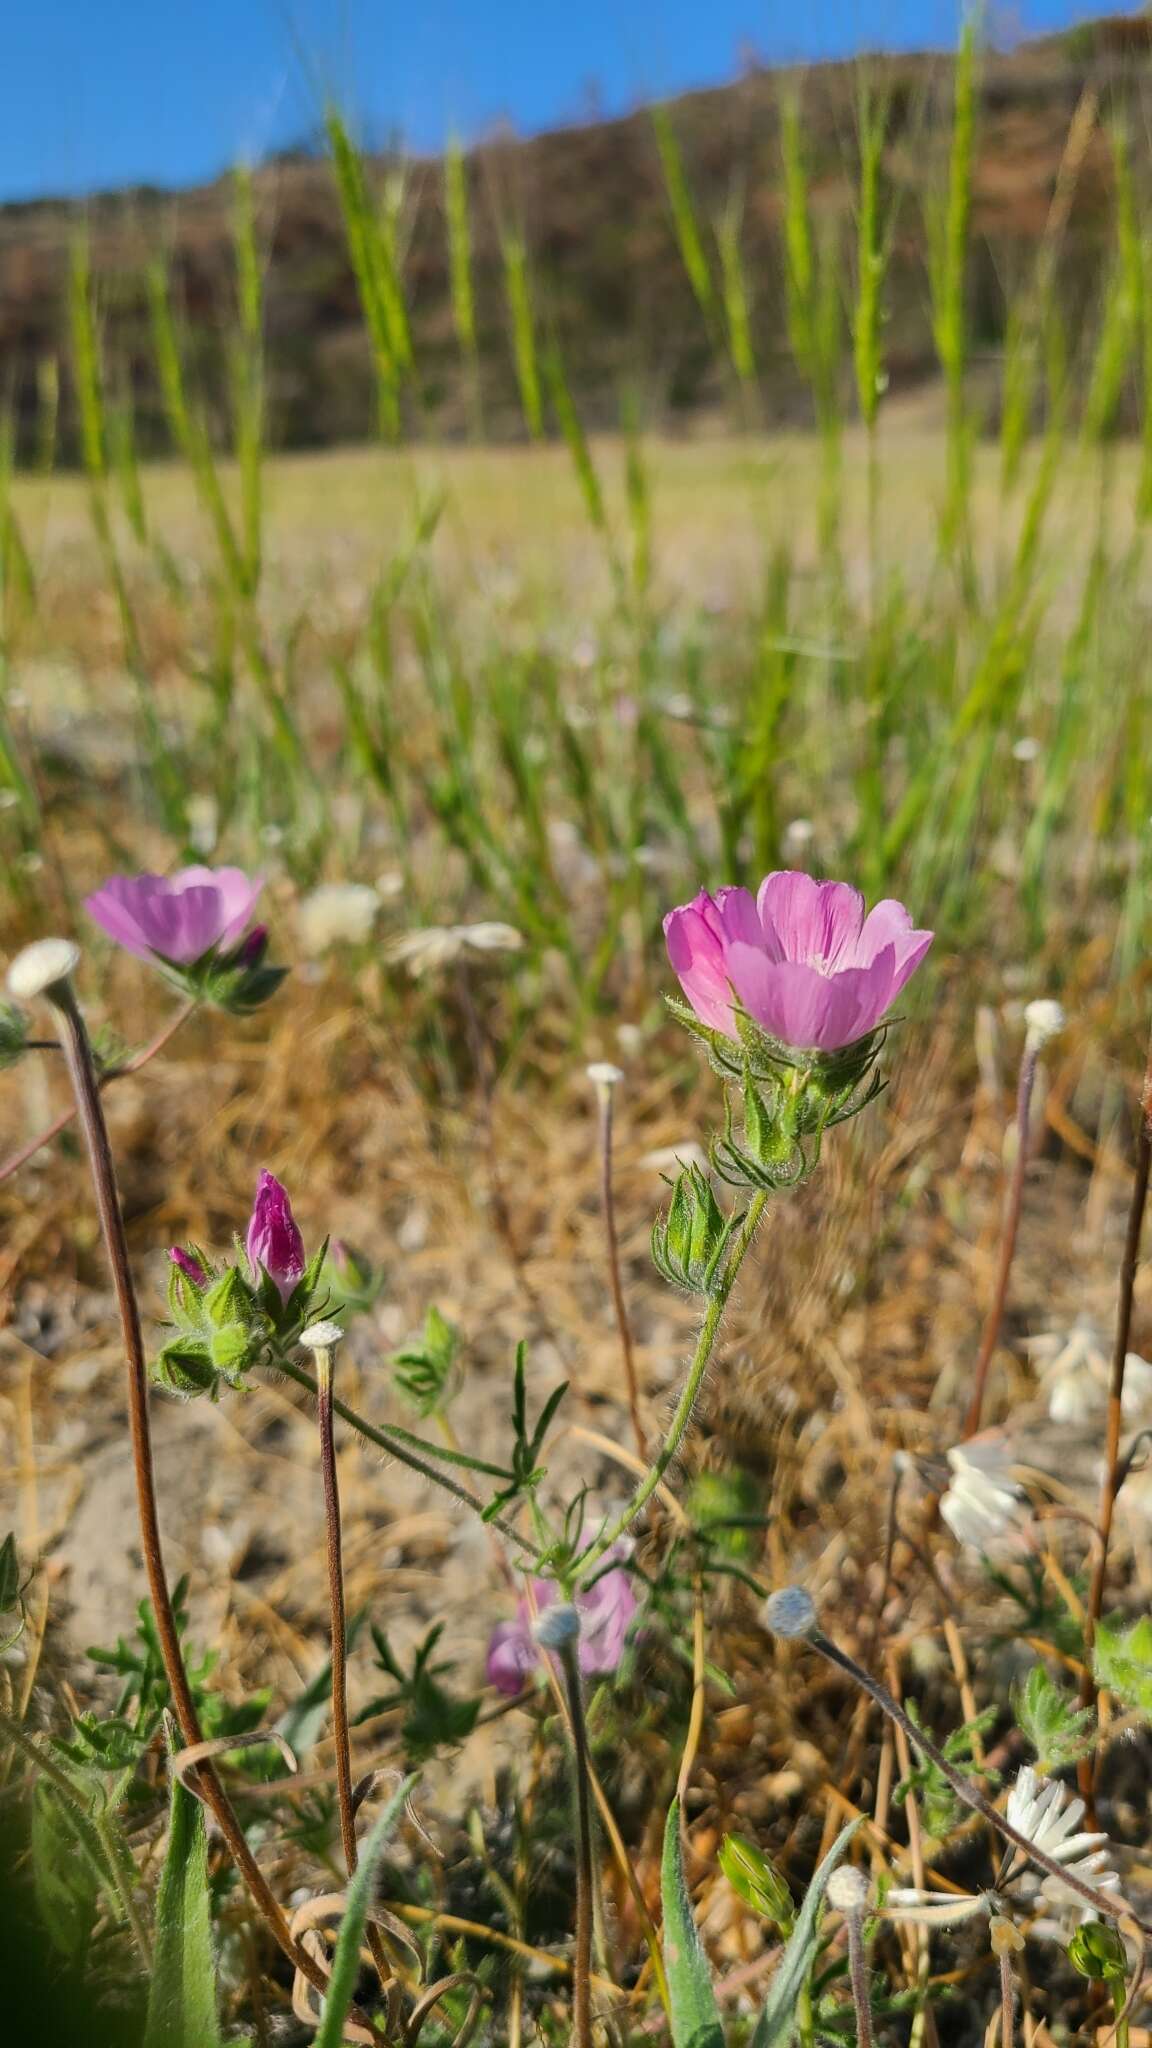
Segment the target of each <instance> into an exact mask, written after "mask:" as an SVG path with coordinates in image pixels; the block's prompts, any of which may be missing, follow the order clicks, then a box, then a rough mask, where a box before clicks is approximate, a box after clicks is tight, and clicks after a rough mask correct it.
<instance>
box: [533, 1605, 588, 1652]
mask: <svg viewBox="0 0 1152 2048" xmlns="http://www.w3.org/2000/svg"><path fill="white" fill-rule="evenodd" d="M532 1633H533V1635H534V1636H535V1638H536V1641H537V1642H538V1643H539V1645H540V1648H541V1649H542V1650H565V1649H567V1647H568V1645H569V1644H570V1643H574V1642H576V1641H577V1640H578V1639H579V1635H580V1616H579V1614H578V1613H577V1611H576V1609H575V1608H574V1607H569V1606H567V1605H566V1604H564V1605H559V1606H556V1607H546V1608H545V1609H544V1612H543V1614H541V1615H539V1616H538V1617H537V1621H536V1625H535V1628H534V1629H533V1631H532Z"/></svg>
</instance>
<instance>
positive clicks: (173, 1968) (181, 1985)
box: [144, 1775, 220, 2048]
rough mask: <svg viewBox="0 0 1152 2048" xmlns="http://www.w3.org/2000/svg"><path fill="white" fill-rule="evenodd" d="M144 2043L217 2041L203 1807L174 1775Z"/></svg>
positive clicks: (212, 2045)
mask: <svg viewBox="0 0 1152 2048" xmlns="http://www.w3.org/2000/svg"><path fill="white" fill-rule="evenodd" d="M144 2048H220V2027H219V2022H218V2020H217V2017H216V1959H215V1957H214V1955H213V1953H212V1916H211V1911H210V1908H209V1900H208V1850H207V1841H206V1830H205V1826H204V1808H203V1807H202V1806H201V1804H200V1801H199V1800H198V1799H197V1798H196V1797H195V1796H194V1795H193V1794H192V1793H191V1792H189V1791H187V1790H186V1789H185V1787H184V1786H183V1785H182V1784H181V1783H180V1780H179V1778H177V1777H176V1776H175V1775H174V1776H173V1778H172V1800H171V1806H170V1809H169V1819H168V1850H167V1854H166V1855H165V1858H164V1869H163V1871H162V1872H161V1875H160V1889H159V1891H158V1892H157V1894H156V1947H155V1954H154V1957H153V1965H152V1981H151V1984H150V1986H149V1990H148V2020H147V2024H146V2026H145V2030H144Z"/></svg>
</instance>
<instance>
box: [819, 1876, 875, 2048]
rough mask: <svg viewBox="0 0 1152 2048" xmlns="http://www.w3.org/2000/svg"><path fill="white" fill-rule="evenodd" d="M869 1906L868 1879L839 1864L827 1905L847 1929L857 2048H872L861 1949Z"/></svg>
mask: <svg viewBox="0 0 1152 2048" xmlns="http://www.w3.org/2000/svg"><path fill="white" fill-rule="evenodd" d="M867 1903H868V1880H867V1878H866V1877H865V1876H864V1875H863V1873H862V1872H861V1871H859V1870H857V1869H856V1868H855V1867H854V1866H853V1865H852V1864H841V1866H840V1868H839V1870H834V1871H833V1873H832V1875H831V1877H830V1878H829V1880H828V1904H829V1905H830V1906H831V1907H833V1908H834V1910H835V1911H836V1912H837V1913H843V1915H844V1924H845V1926H846V1927H847V1929H848V1981H849V1983H850V1984H851V1986H852V2003H853V2005H854V2006H855V2008H856V2043H857V2048H873V2042H874V2040H875V2035H874V2033H873V2028H872V2000H871V1997H870V1996H869V1992H868V1957H867V1953H866V1951H865V1946H864V1917H865V1908H866V1906H867Z"/></svg>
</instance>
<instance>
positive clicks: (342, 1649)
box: [300, 1323, 357, 1877]
mask: <svg viewBox="0 0 1152 2048" xmlns="http://www.w3.org/2000/svg"><path fill="white" fill-rule="evenodd" d="M343 1334H344V1332H343V1330H342V1329H341V1328H340V1325H339V1323H313V1324H312V1327H311V1328H310V1329H308V1330H305V1331H304V1332H303V1334H302V1336H301V1338H300V1342H301V1344H302V1345H303V1346H304V1349H305V1350H306V1351H310V1352H311V1353H312V1356H313V1358H314V1359H315V1361H316V1420H317V1424H318V1427H319V1432H320V1478H321V1483H322V1485H323V1488H324V1524H325V1536H326V1544H327V1553H328V1611H329V1617H330V1627H331V1635H332V1741H333V1746H334V1748H335V1752H336V1796H337V1802H338V1805H339V1809H340V1840H341V1843H342V1845H343V1849H344V1862H345V1864H346V1866H347V1869H348V1875H349V1877H351V1876H353V1874H354V1872H355V1870H356V1864H357V1856H356V1812H355V1808H354V1806H353V1803H352V1744H351V1738H350V1737H349V1733H348V1625H347V1617H346V1614H345V1610H344V1557H343V1542H342V1537H341V1530H340V1484H339V1480H338V1477H337V1473H336V1446H335V1441H334V1439H333V1433H332V1381H333V1369H334V1364H335V1356H336V1346H337V1344H338V1343H339V1342H340V1339H341V1337H342V1336H343Z"/></svg>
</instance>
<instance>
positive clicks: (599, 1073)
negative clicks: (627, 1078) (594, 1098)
mask: <svg viewBox="0 0 1152 2048" xmlns="http://www.w3.org/2000/svg"><path fill="white" fill-rule="evenodd" d="M585 1071H586V1073H587V1075H588V1079H589V1080H590V1081H591V1082H592V1084H593V1086H594V1087H596V1088H615V1087H617V1086H618V1085H619V1083H620V1082H621V1081H622V1080H623V1079H624V1069H623V1067H614V1066H613V1065H612V1062H611V1060H593V1062H592V1064H591V1066H590V1067H588V1068H586V1069H585Z"/></svg>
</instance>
